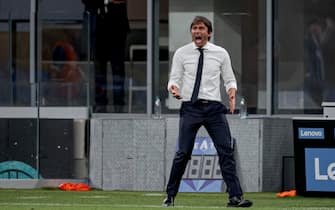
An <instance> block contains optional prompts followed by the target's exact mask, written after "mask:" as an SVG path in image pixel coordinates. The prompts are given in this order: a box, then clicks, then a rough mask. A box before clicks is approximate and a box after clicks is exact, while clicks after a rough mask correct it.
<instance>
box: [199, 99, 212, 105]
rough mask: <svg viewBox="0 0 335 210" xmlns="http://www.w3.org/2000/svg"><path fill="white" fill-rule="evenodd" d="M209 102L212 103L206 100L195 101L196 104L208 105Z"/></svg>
mask: <svg viewBox="0 0 335 210" xmlns="http://www.w3.org/2000/svg"><path fill="white" fill-rule="evenodd" d="M210 102H213V101H210V100H206V99H199V100H197V102H196V103H202V104H208V103H210Z"/></svg>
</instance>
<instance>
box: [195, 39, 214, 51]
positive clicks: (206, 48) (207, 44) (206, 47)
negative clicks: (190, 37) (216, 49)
mask: <svg viewBox="0 0 335 210" xmlns="http://www.w3.org/2000/svg"><path fill="white" fill-rule="evenodd" d="M209 43H210V42H209V41H207V43H206V44H205V46H203V47H202V49H204V50H208V49H209V48H210V44H209ZM192 44H193V49H195V50H197V49H198V48H199V47H198V46H197V45H196V44H195V43H194V42H192Z"/></svg>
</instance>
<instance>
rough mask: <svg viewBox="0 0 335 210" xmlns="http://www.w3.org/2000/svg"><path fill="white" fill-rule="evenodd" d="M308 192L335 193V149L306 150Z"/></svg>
mask: <svg viewBox="0 0 335 210" xmlns="http://www.w3.org/2000/svg"><path fill="white" fill-rule="evenodd" d="M305 167H306V191H323V192H335V148H305Z"/></svg>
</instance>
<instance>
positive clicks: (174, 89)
mask: <svg viewBox="0 0 335 210" xmlns="http://www.w3.org/2000/svg"><path fill="white" fill-rule="evenodd" d="M170 92H171V94H172V96H173V97H175V98H176V99H178V100H179V99H182V97H181V96H180V93H179V88H177V86H175V85H171V87H170Z"/></svg>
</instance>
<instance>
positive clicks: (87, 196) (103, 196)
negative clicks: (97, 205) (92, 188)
mask: <svg viewBox="0 0 335 210" xmlns="http://www.w3.org/2000/svg"><path fill="white" fill-rule="evenodd" d="M79 198H110V196H106V195H91V196H90V195H86V196H79Z"/></svg>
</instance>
